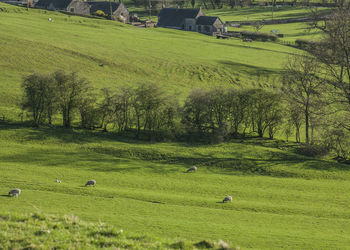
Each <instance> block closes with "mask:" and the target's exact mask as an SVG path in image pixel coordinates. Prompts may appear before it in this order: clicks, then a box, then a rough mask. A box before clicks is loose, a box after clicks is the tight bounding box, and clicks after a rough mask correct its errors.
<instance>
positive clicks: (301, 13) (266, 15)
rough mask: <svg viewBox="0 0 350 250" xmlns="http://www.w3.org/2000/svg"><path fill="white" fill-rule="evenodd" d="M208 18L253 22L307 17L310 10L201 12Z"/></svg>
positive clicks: (219, 10)
mask: <svg viewBox="0 0 350 250" xmlns="http://www.w3.org/2000/svg"><path fill="white" fill-rule="evenodd" d="M329 10H330V9H329V8H318V11H319V12H320V13H322V12H328V11H329ZM203 11H204V13H205V14H206V15H208V16H218V17H220V19H221V20H222V21H224V22H226V21H255V20H272V19H287V18H299V17H307V16H309V15H310V13H311V10H310V9H309V8H306V7H280V8H276V7H275V8H274V9H273V16H272V8H271V7H244V8H234V9H216V10H203Z"/></svg>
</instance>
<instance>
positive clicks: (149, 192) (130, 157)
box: [0, 125, 350, 249]
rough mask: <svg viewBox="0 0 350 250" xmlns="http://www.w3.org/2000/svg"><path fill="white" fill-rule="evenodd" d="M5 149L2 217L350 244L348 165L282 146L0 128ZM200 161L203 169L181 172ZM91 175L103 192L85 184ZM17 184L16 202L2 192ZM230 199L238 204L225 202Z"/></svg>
mask: <svg viewBox="0 0 350 250" xmlns="http://www.w3.org/2000/svg"><path fill="white" fill-rule="evenodd" d="M0 145H3V146H4V145H6V147H2V150H1V151H0V159H1V161H0V172H1V176H0V182H1V185H0V194H1V195H0V204H1V208H0V213H2V214H6V213H9V212H10V213H14V214H19V213H30V212H36V213H45V214H47V213H48V214H56V215H65V214H75V215H77V216H79V217H80V218H82V219H83V220H86V221H93V222H98V221H99V220H101V221H103V222H106V223H108V224H109V225H111V226H115V227H116V228H122V229H123V230H125V231H126V232H130V233H134V234H140V235H145V234H146V235H151V236H155V237H162V238H172V239H174V238H180V239H185V240H190V241H193V242H196V241H199V240H202V239H208V240H218V239H223V240H225V241H227V242H229V243H230V244H231V245H232V246H241V247H242V249H280V248H286V249H346V248H347V247H348V246H349V245H350V238H349V236H348V235H350V226H349V221H350V217H349V214H350V203H349V199H348V194H349V192H350V172H349V171H350V169H349V168H348V167H346V166H344V165H341V164H337V163H334V162H329V161H324V160H318V159H312V158H307V157H301V156H298V155H295V154H294V153H292V152H291V149H289V147H283V146H284V145H285V144H283V143H282V142H276V141H270V140H247V141H245V142H243V143H238V142H232V143H224V144H221V145H217V146H215V145H214V146H196V145H187V144H179V143H155V144H149V143H143V142H137V141H130V140H129V141H126V140H124V139H123V138H120V137H116V136H113V135H112V134H103V133H90V132H84V131H69V130H60V129H56V130H52V129H44V128H43V129H30V128H21V127H16V126H9V125H0ZM285 146H288V145H285ZM290 146H293V144H290ZM193 165H196V166H198V169H199V170H198V172H197V173H190V174H186V173H184V171H185V170H186V169H187V168H189V167H190V166H193ZM56 178H59V179H60V180H62V183H61V184H57V183H56V182H55V179H56ZM92 178H93V179H95V180H96V181H97V185H96V187H95V188H93V187H84V186H83V185H84V184H85V182H86V180H88V179H92ZM14 187H18V188H21V189H22V195H21V196H20V197H19V198H18V199H16V198H12V199H10V198H8V197H6V196H2V195H5V194H7V192H8V190H9V189H10V188H14ZM226 195H232V196H233V202H232V203H225V204H223V203H220V201H222V199H223V197H225V196H226ZM0 224H1V223H0ZM0 226H1V225H0Z"/></svg>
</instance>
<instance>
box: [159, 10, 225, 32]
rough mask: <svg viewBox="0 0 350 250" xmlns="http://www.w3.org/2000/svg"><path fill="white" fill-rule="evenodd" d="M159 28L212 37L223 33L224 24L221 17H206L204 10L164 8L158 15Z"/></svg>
mask: <svg viewBox="0 0 350 250" xmlns="http://www.w3.org/2000/svg"><path fill="white" fill-rule="evenodd" d="M157 26H158V27H164V28H171V29H181V30H188V31H197V32H200V33H204V34H208V35H211V34H213V33H223V32H224V30H225V25H224V23H223V22H222V21H221V20H220V18H219V17H211V16H206V15H205V14H204V13H203V11H202V9H201V8H200V9H176V8H163V9H162V10H161V11H160V13H159V15H158V23H157Z"/></svg>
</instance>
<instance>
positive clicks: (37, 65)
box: [0, 4, 296, 120]
mask: <svg viewBox="0 0 350 250" xmlns="http://www.w3.org/2000/svg"><path fill="white" fill-rule="evenodd" d="M0 8H1V9H2V11H1V12H0V22H1V26H0V66H1V69H2V70H1V71H0V87H1V90H0V115H1V114H4V115H5V116H6V117H9V118H11V119H17V120H18V119H19V118H18V108H17V106H16V105H18V103H19V102H20V95H21V92H20V83H21V81H22V77H23V76H25V75H28V74H30V73H32V72H42V73H46V72H52V71H54V70H56V69H58V68H62V69H64V70H67V71H71V70H74V71H77V72H79V73H80V75H82V76H85V77H86V78H88V79H89V80H90V81H91V82H92V84H93V86H95V87H96V88H102V87H112V88H113V87H116V86H120V85H125V84H134V83H136V82H143V81H153V82H157V83H160V84H161V85H162V86H164V87H165V88H166V89H167V90H168V91H169V92H173V93H174V92H175V93H176V94H177V95H178V96H180V98H184V96H185V95H187V94H188V91H189V90H190V89H191V88H193V87H195V86H202V87H203V86H205V87H209V86H212V85H215V84H220V85H226V86H242V87H246V86H252V85H253V84H256V83H257V81H258V79H262V80H261V83H262V84H270V83H271V82H273V81H274V80H275V81H276V79H275V78H276V77H278V73H279V72H280V70H281V68H282V65H283V62H284V61H285V59H286V58H287V57H288V55H290V54H291V53H294V52H296V50H294V49H292V48H289V47H286V46H283V45H279V44H274V43H263V42H254V43H251V44H247V43H244V42H242V41H241V40H240V39H230V40H221V39H220V40H218V39H216V38H214V37H209V36H206V35H202V34H198V33H194V32H183V31H176V30H171V29H162V28H156V29H153V28H150V29H140V28H135V27H132V26H128V25H122V24H120V23H117V22H111V21H103V20H95V19H87V18H81V17H75V16H72V17H71V18H70V19H68V17H67V16H66V15H63V14H58V13H55V12H48V11H42V10H32V9H31V10H29V12H26V11H25V9H21V8H17V7H13V6H10V5H5V4H0ZM49 17H51V18H53V20H54V21H53V22H48V21H47V20H48V18H49ZM101 64H103V66H100V65H101Z"/></svg>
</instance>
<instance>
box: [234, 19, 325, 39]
mask: <svg viewBox="0 0 350 250" xmlns="http://www.w3.org/2000/svg"><path fill="white" fill-rule="evenodd" d="M228 30H229V31H230V30H231V31H243V30H248V31H255V28H254V27H253V26H248V25H243V26H241V27H240V28H233V27H228ZM271 30H279V32H280V34H283V37H282V38H279V40H280V41H288V42H294V41H295V40H297V39H306V40H317V39H320V38H321V37H322V32H321V31H319V30H316V29H309V26H308V25H307V24H306V23H289V24H273V25H265V26H263V27H262V28H261V30H259V32H264V33H271Z"/></svg>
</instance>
